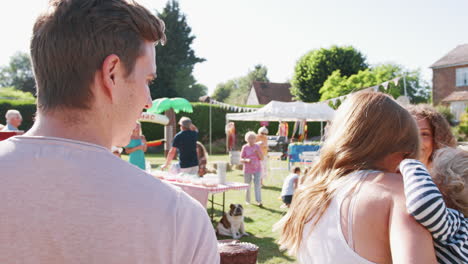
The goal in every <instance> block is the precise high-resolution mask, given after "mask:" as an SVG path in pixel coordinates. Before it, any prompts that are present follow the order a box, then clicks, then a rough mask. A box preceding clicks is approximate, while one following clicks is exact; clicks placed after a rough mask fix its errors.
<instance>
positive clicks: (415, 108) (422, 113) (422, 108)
mask: <svg viewBox="0 0 468 264" xmlns="http://www.w3.org/2000/svg"><path fill="white" fill-rule="evenodd" d="M407 109H408V111H409V112H410V114H411V115H413V116H414V117H415V118H416V119H417V120H422V119H423V120H427V122H429V125H430V126H431V130H432V135H433V138H434V150H433V151H432V155H431V156H430V157H429V161H432V160H433V159H434V157H433V156H434V152H435V151H436V150H438V149H441V148H443V147H455V146H456V145H457V140H456V139H455V137H454V136H453V134H452V131H451V130H450V125H449V123H448V121H447V119H446V118H445V117H444V116H443V115H442V114H441V113H439V112H438V111H437V110H436V109H435V108H434V107H432V106H430V105H427V104H418V105H411V106H409V107H408V108H407Z"/></svg>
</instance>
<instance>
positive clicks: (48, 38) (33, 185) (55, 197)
mask: <svg viewBox="0 0 468 264" xmlns="http://www.w3.org/2000/svg"><path fill="white" fill-rule="evenodd" d="M50 3H51V7H50V10H49V12H48V13H45V14H43V15H41V16H40V17H39V18H38V19H37V21H36V23H35V25H34V29H33V36H32V40H31V58H32V62H33V67H34V73H35V77H36V83H37V96H38V98H37V108H38V113H37V119H36V123H35V124H34V126H33V128H31V130H30V131H28V132H27V133H26V134H25V136H20V137H14V138H11V139H9V140H6V141H3V142H0V167H1V168H2V169H1V176H2V177H1V179H2V184H1V185H0V200H1V201H2V202H1V203H0V215H1V218H0V263H218V262H219V256H218V254H217V244H216V237H215V234H214V230H213V227H212V226H211V223H210V221H209V218H208V215H207V214H206V212H205V210H204V208H203V207H202V206H200V205H199V204H198V203H197V202H196V201H195V200H193V199H192V198H190V197H189V196H187V195H186V194H185V193H184V192H182V191H181V190H180V189H176V188H174V187H171V186H169V185H167V184H164V183H162V182H160V181H159V180H157V179H155V178H153V177H152V176H151V175H148V174H146V173H145V172H144V171H142V170H140V169H138V168H136V167H134V166H132V165H130V164H128V163H127V162H125V161H122V160H121V159H119V158H117V157H115V156H114V155H112V153H111V152H110V149H111V146H124V145H126V144H127V143H128V142H129V140H130V135H131V133H132V129H133V127H134V126H135V120H137V119H138V117H139V116H140V114H141V112H142V110H143V109H144V108H148V107H150V106H151V97H150V93H149V88H148V84H149V83H150V82H151V80H152V79H153V78H155V75H156V62H155V48H154V45H155V43H158V42H164V41H165V35H164V23H163V22H162V21H161V20H159V19H158V18H156V17H155V16H153V15H152V14H151V13H150V12H149V11H148V10H146V9H145V8H144V7H142V6H140V5H138V4H137V3H135V2H133V1H132V2H127V1H124V0H107V1H103V0H52V1H51V2H50Z"/></svg>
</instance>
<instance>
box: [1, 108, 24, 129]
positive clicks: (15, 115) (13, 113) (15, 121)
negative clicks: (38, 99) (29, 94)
mask: <svg viewBox="0 0 468 264" xmlns="http://www.w3.org/2000/svg"><path fill="white" fill-rule="evenodd" d="M5 118H6V125H5V126H4V127H3V128H2V130H1V131H3V132H11V131H18V130H19V129H18V127H19V126H20V125H21V122H23V117H22V116H21V113H20V112H19V111H18V110H14V109H10V110H8V111H7V112H6V114H5Z"/></svg>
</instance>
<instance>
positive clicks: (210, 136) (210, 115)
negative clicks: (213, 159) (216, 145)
mask: <svg viewBox="0 0 468 264" xmlns="http://www.w3.org/2000/svg"><path fill="white" fill-rule="evenodd" d="M211 154H213V153H211V104H210V155H211Z"/></svg>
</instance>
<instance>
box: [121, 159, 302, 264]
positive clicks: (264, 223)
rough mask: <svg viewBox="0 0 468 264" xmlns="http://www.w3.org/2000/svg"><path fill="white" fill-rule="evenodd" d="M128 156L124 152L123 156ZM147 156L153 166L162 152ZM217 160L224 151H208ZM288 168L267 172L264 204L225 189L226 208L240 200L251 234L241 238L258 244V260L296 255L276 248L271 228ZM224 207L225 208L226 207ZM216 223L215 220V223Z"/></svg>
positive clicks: (238, 177) (232, 176) (232, 175)
mask: <svg viewBox="0 0 468 264" xmlns="http://www.w3.org/2000/svg"><path fill="white" fill-rule="evenodd" d="M123 158H124V159H127V157H126V156H123ZM146 158H147V160H149V161H150V162H151V165H152V167H153V168H155V167H157V166H160V165H162V164H163V163H164V157H163V156H162V155H153V154H147V155H146ZM216 161H226V162H227V161H228V156H227V155H211V156H210V157H209V163H214V162H216ZM275 166H278V167H279V166H282V167H284V168H287V162H286V161H282V162H278V163H277V164H276V165H275ZM287 173H288V172H287V171H286V170H278V171H275V172H274V173H273V175H271V173H270V175H269V178H268V179H267V180H266V181H265V186H263V188H262V200H263V208H260V207H258V206H256V205H254V204H251V205H246V204H245V191H229V192H226V207H227V208H229V204H231V203H240V204H242V206H243V207H244V216H245V228H246V232H247V233H249V234H250V236H247V237H242V239H241V241H242V242H250V243H253V244H255V245H257V246H259V247H260V250H259V255H258V263H268V264H273V263H294V262H295V259H294V258H293V257H290V256H288V255H287V254H286V253H285V252H283V251H280V250H279V246H278V244H276V240H277V239H278V233H277V232H273V230H272V227H273V225H274V224H275V223H276V222H278V220H279V219H280V218H281V217H282V216H283V215H284V214H285V212H286V210H285V209H280V206H281V204H282V201H281V200H280V199H278V197H279V196H280V194H281V186H282V179H283V177H285V176H286V174H287ZM228 181H235V182H243V181H244V176H243V174H242V171H240V170H233V171H229V172H228ZM251 193H252V198H251V200H252V201H255V196H254V192H253V187H252V192H251ZM214 198H215V202H220V203H221V202H222V194H216V195H215V196H214ZM215 208H216V210H215V217H214V219H215V221H219V219H220V218H221V216H222V211H221V208H220V206H218V207H215ZM208 210H210V209H208ZM226 210H227V209H226ZM215 224H216V223H215ZM218 239H231V238H230V237H222V236H221V237H218Z"/></svg>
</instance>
